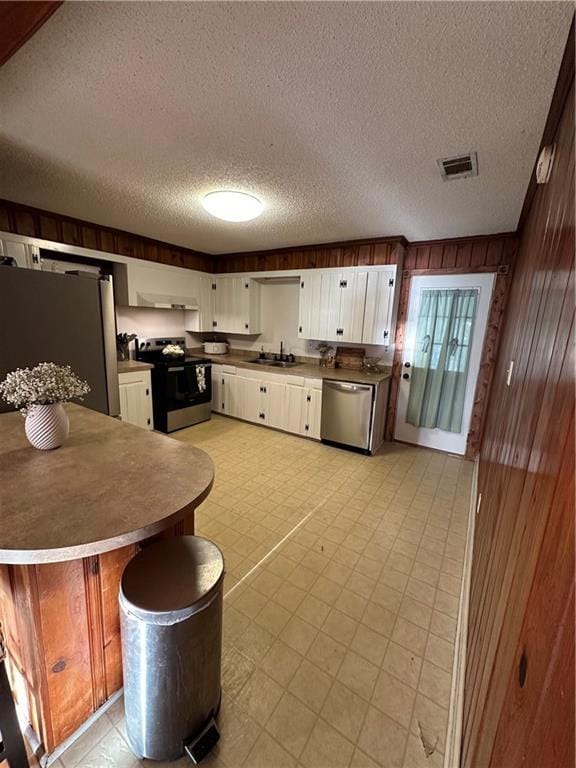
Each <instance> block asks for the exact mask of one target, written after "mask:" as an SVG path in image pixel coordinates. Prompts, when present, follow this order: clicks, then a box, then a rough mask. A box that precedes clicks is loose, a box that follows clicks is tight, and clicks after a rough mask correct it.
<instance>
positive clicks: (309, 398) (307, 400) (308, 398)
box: [306, 395, 312, 403]
mask: <svg viewBox="0 0 576 768" xmlns="http://www.w3.org/2000/svg"><path fill="white" fill-rule="evenodd" d="M311 400H312V397H311V395H306V402H307V403H309V402H311Z"/></svg>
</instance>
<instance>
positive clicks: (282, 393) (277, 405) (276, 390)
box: [262, 381, 286, 429]
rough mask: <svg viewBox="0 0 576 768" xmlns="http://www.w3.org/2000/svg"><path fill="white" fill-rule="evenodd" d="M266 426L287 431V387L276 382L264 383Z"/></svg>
mask: <svg viewBox="0 0 576 768" xmlns="http://www.w3.org/2000/svg"><path fill="white" fill-rule="evenodd" d="M262 384H263V387H264V392H263V408H262V410H263V412H264V424H266V425H267V426H268V427H274V428H275V429H285V428H286V420H285V416H284V414H285V400H286V385H285V384H281V383H279V382H276V381H273V382H271V381H264V382H262Z"/></svg>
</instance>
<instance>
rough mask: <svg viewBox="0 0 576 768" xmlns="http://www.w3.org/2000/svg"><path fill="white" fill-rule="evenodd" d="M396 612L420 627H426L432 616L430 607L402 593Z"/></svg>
mask: <svg viewBox="0 0 576 768" xmlns="http://www.w3.org/2000/svg"><path fill="white" fill-rule="evenodd" d="M398 614H399V615H400V616H402V617H403V618H405V619H408V621H411V622H412V623H413V624H417V625H418V626H419V627H422V629H428V627H429V626H430V620H431V618H432V609H431V608H430V607H429V606H428V605H424V603H420V602H418V600H414V598H413V597H409V596H408V595H404V597H403V599H402V603H401V604H400V609H399V611H398Z"/></svg>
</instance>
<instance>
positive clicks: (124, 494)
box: [0, 403, 214, 565]
mask: <svg viewBox="0 0 576 768" xmlns="http://www.w3.org/2000/svg"><path fill="white" fill-rule="evenodd" d="M65 408H66V410H67V411H68V414H69V416H70V436H69V438H68V440H67V441H66V442H65V443H64V445H63V446H62V447H60V448H57V449H56V450H53V451H39V450H38V449H36V448H33V447H32V446H31V445H30V443H29V442H28V440H27V439H26V435H25V434H24V419H23V418H22V416H21V414H20V413H5V414H1V415H0V563H8V564H12V565H14V564H29V563H49V562H58V561H62V560H74V559H76V558H81V557H88V556H90V555H97V554H100V553H102V552H108V551H110V550H112V549H117V548H119V547H123V546H126V545H128V544H132V543H134V542H137V541H141V540H142V539H145V538H148V537H149V536H153V535H154V534H156V533H159V532H160V531H162V530H164V529H165V528H168V527H169V526H170V525H173V524H175V523H177V522H179V521H180V520H183V519H184V518H185V517H187V516H188V515H189V514H190V513H191V512H192V510H194V508H195V507H197V506H198V504H200V503H201V502H202V501H203V500H204V499H205V498H206V496H207V495H208V494H209V493H210V490H211V488H212V483H213V481H214V465H213V464H212V460H211V459H210V457H209V456H208V455H207V454H206V453H204V451H200V450H198V449H197V448H193V447H192V446H189V445H185V444H184V443H181V442H179V441H178V440H174V439H173V438H171V437H167V436H164V435H159V434H157V433H155V432H149V431H147V430H145V429H142V428H140V427H135V426H132V425H131V424H126V423H124V422H122V421H120V420H118V419H113V418H111V417H110V416H105V415H103V414H101V413H97V412H96V411H91V410H89V409H88V408H83V407H81V406H79V405H74V404H71V403H69V404H67V405H66V406H65Z"/></svg>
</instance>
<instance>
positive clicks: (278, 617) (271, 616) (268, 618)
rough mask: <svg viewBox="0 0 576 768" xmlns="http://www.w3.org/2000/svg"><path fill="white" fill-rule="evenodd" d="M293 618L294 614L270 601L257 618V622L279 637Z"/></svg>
mask: <svg viewBox="0 0 576 768" xmlns="http://www.w3.org/2000/svg"><path fill="white" fill-rule="evenodd" d="M291 616H292V614H291V613H290V611H288V610H287V609H286V608H283V607H282V606H281V605H278V603H276V602H274V601H270V602H269V603H268V604H267V605H265V606H264V608H262V610H261V611H260V613H259V614H258V616H256V619H255V622H256V624H258V625H259V626H260V627H264V629H266V630H268V632H271V633H272V634H273V635H279V634H280V632H281V631H282V630H283V629H284V627H285V626H286V624H288V622H289V621H290V617H291Z"/></svg>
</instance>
